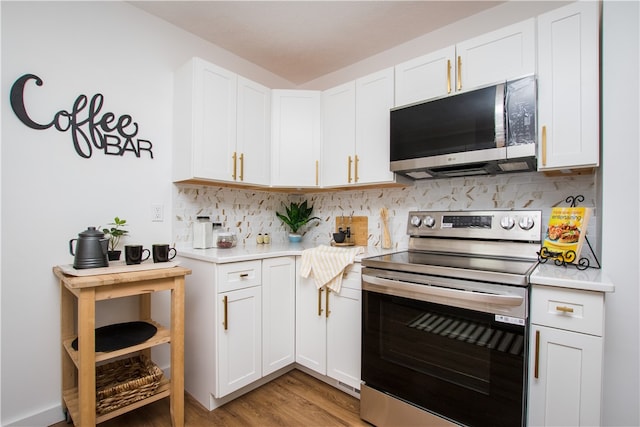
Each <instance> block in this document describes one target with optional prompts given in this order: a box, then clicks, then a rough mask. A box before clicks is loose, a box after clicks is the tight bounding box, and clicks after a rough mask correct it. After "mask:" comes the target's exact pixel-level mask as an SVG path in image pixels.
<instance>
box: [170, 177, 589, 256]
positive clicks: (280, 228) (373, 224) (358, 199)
mask: <svg viewBox="0 0 640 427" xmlns="http://www.w3.org/2000/svg"><path fill="white" fill-rule="evenodd" d="M576 195H583V196H584V201H583V202H582V203H581V204H580V205H582V206H588V207H595V206H596V185H595V177H594V175H581V176H570V177H547V176H545V175H544V174H541V173H536V172H530V173H517V174H507V175H498V176H482V177H477V176H475V177H461V178H451V179H437V180H422V181H415V182H414V184H413V185H411V186H408V187H405V188H385V189H368V190H363V189H361V190H358V189H354V190H350V191H336V192H322V193H308V194H283V193H274V192H266V191H264V192H263V191H255V190H242V189H234V188H226V187H214V186H200V185H186V184H176V185H174V194H173V196H174V199H173V234H174V239H175V242H176V245H178V246H185V245H187V246H188V245H190V244H191V238H192V237H191V236H192V235H191V226H192V224H193V222H194V221H196V217H197V216H199V215H208V216H210V217H211V220H212V221H214V222H220V223H222V227H223V229H226V230H229V231H233V232H235V233H237V236H238V243H239V244H242V243H245V244H255V239H256V236H257V235H258V233H262V234H264V233H269V235H270V236H271V240H272V241H273V242H285V241H286V239H287V234H288V232H289V230H288V229H287V228H286V227H285V226H284V224H283V223H282V221H280V220H279V219H278V218H277V217H276V215H275V212H282V213H284V204H285V203H289V202H290V201H302V200H305V199H306V200H308V203H309V204H312V205H313V206H314V212H313V214H314V215H315V216H318V217H320V218H321V219H320V221H317V220H316V221H312V222H311V223H310V225H307V226H305V227H303V228H302V232H303V233H304V240H305V241H306V242H314V243H317V244H328V243H329V242H330V240H331V233H333V230H334V226H335V217H336V216H341V215H345V216H349V215H358V216H360V215H366V216H368V217H369V237H368V242H369V245H370V246H380V237H381V228H380V224H381V219H380V209H381V208H382V207H386V208H387V209H388V210H389V218H390V221H389V225H390V228H391V237H392V241H393V244H394V247H397V248H405V247H406V246H407V244H408V237H407V235H406V222H407V216H408V212H409V211H410V210H414V209H420V210H494V209H506V210H509V209H533V210H542V216H543V221H544V223H545V224H546V222H547V220H548V218H549V213H550V210H551V208H552V207H554V206H568V204H567V202H566V201H565V199H566V198H567V197H568V196H576ZM597 221H598V214H597V211H596V212H595V215H594V217H593V218H592V221H591V222H590V225H589V229H588V232H587V236H588V237H589V240H590V241H591V243H592V245H593V244H594V243H595V241H596V240H597V236H596V233H595V230H597V228H596V223H597ZM595 247H596V246H594V249H595Z"/></svg>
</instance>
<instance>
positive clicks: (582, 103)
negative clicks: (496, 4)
mask: <svg viewBox="0 0 640 427" xmlns="http://www.w3.org/2000/svg"><path fill="white" fill-rule="evenodd" d="M599 7H600V6H599V3H598V2H588V1H585V2H582V1H580V2H575V3H572V4H570V5H568V6H565V7H562V8H559V9H556V10H553V11H551V12H548V13H545V14H543V15H541V16H539V17H538V135H540V138H541V139H540V144H539V151H540V152H539V156H538V169H539V170H550V169H567V168H585V167H595V166H598V164H599V157H600V149H599V141H600V127H599V102H600V98H599V71H598V67H599V53H598V52H599Z"/></svg>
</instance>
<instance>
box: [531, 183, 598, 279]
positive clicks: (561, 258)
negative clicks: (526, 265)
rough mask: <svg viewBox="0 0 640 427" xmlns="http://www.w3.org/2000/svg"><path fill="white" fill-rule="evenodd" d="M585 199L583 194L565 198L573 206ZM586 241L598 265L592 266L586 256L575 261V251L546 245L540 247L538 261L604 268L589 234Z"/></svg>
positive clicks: (580, 267) (559, 264) (579, 267)
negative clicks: (590, 241)
mask: <svg viewBox="0 0 640 427" xmlns="http://www.w3.org/2000/svg"><path fill="white" fill-rule="evenodd" d="M583 201H584V196H583V195H581V194H579V195H577V196H569V197H567V198H566V199H565V202H567V203H569V204H570V206H571V207H572V208H574V207H576V206H577V205H578V203H579V202H583ZM585 232H586V231H585ZM584 241H585V243H586V244H587V246H588V247H589V250H590V251H591V255H592V256H593V260H594V261H595V263H596V265H597V266H592V265H591V263H590V261H589V259H588V258H585V257H581V258H580V259H578V261H577V262H575V263H574V261H576V253H575V251H572V250H569V251H565V252H564V253H562V252H555V251H551V250H549V249H548V248H547V247H545V246H542V247H541V248H540V252H537V254H538V261H540V262H541V263H546V262H547V261H548V260H550V259H553V262H554V264H555V265H557V266H563V267H566V266H567V265H568V264H571V265H573V266H575V267H576V268H577V269H578V270H586V269H587V268H589V267H591V268H597V269H599V268H602V267H601V266H600V262H599V261H598V257H597V256H596V254H595V252H594V251H593V248H592V247H591V243H589V239H588V238H587V236H585V237H584Z"/></svg>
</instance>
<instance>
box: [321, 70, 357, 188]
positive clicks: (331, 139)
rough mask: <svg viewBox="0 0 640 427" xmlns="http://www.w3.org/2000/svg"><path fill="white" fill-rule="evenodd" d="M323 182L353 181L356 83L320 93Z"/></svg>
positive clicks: (327, 184) (341, 183)
mask: <svg viewBox="0 0 640 427" xmlns="http://www.w3.org/2000/svg"><path fill="white" fill-rule="evenodd" d="M322 124H323V134H322V185H323V186H324V187H331V186H336V185H346V184H352V183H353V182H354V172H355V171H354V169H355V165H354V161H355V151H356V84H355V81H352V82H349V83H346V84H343V85H341V86H338V87H335V88H333V89H329V90H326V91H324V92H323V93H322Z"/></svg>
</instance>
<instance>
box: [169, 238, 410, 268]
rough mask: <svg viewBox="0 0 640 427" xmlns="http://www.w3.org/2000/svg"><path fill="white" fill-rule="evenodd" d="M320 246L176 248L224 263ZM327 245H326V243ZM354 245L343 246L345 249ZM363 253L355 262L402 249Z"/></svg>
mask: <svg viewBox="0 0 640 427" xmlns="http://www.w3.org/2000/svg"><path fill="white" fill-rule="evenodd" d="M316 246H320V245H318V244H315V243H305V242H301V243H270V244H267V245H264V244H262V245H259V244H257V243H255V244H245V245H238V246H236V247H235V248H229V249H217V248H211V249H193V248H190V247H184V248H176V249H177V252H178V256H182V257H185V258H192V259H199V260H201V261H208V262H215V263H218V264H224V263H228V262H238V261H251V260H255V259H264V258H275V257H281V256H298V255H302V251H303V250H305V249H311V248H315V247H316ZM326 246H328V245H326ZM353 247H354V246H345V248H346V249H348V248H353ZM362 248H363V249H364V253H362V254H360V255H357V256H356V262H360V261H361V260H362V259H363V258H367V257H371V256H376V255H384V254H389V253H393V252H399V251H401V250H403V249H380V248H376V247H373V246H362Z"/></svg>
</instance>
